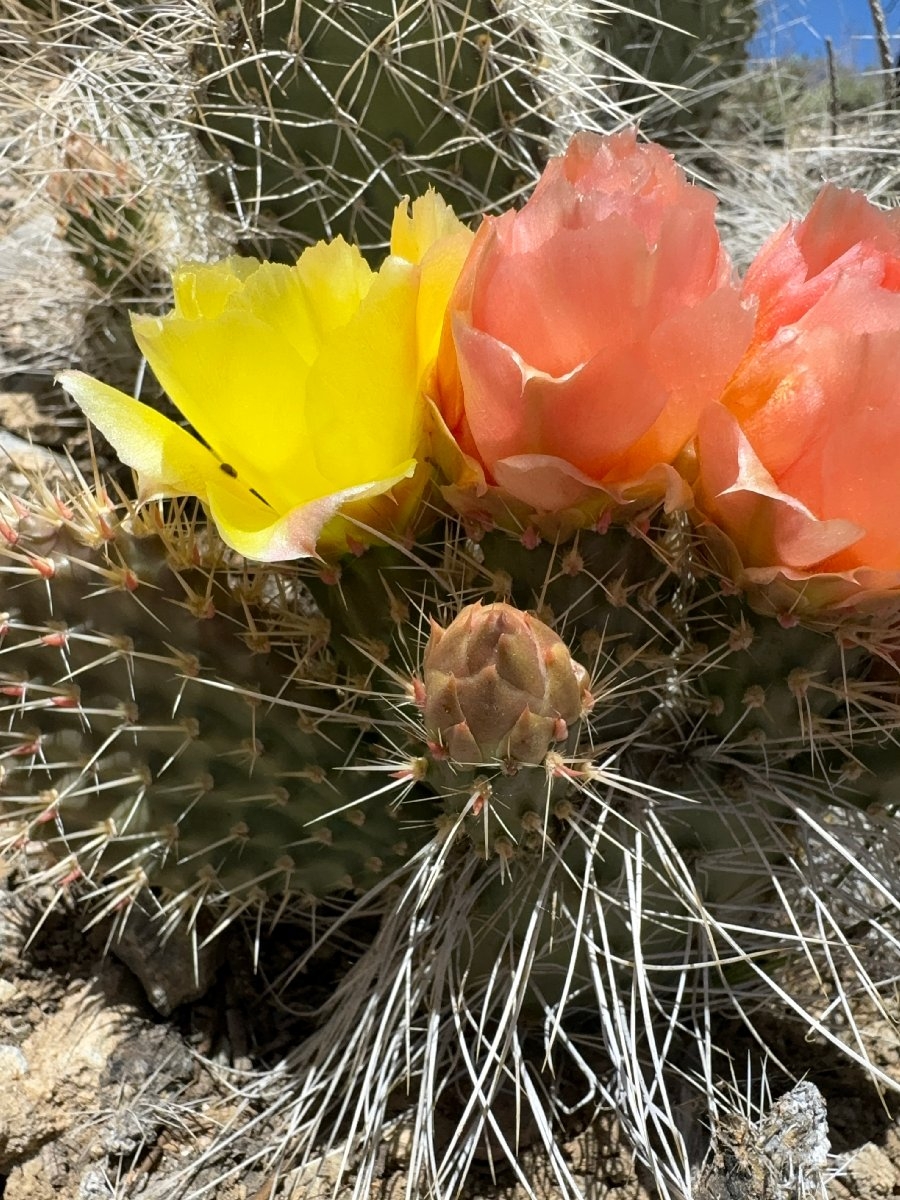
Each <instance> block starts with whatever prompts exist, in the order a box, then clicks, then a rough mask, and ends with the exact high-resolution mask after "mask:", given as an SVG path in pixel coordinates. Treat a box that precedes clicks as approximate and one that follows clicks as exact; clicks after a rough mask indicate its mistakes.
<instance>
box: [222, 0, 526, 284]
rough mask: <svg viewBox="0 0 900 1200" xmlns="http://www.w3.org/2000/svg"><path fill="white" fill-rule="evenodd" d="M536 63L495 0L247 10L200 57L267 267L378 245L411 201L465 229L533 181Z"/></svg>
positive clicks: (230, 188) (227, 191)
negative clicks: (341, 248) (439, 201)
mask: <svg viewBox="0 0 900 1200" xmlns="http://www.w3.org/2000/svg"><path fill="white" fill-rule="evenodd" d="M536 58H537V54H536V51H535V49H534V47H533V46H532V45H531V43H530V42H529V40H528V38H527V36H526V35H525V34H524V33H523V32H521V31H519V30H518V29H515V28H514V27H513V26H512V25H511V24H509V23H507V22H506V21H504V20H503V18H502V17H501V16H499V15H498V14H497V12H496V11H495V10H494V9H493V7H492V5H490V4H489V3H486V2H485V0H474V2H472V0H465V2H461V0H460V2H458V0H429V2H428V3H425V4H423V3H420V2H418V0H400V3H390V2H388V0H378V2H376V3H371V2H367V3H364V4H363V3H355V2H351V0H341V2H340V3H333V2H332V0H324V2H323V0H314V2H312V3H311V2H309V0H303V3H302V4H301V3H295V0H282V2H280V3H274V4H267V5H265V6H264V9H261V8H258V7H257V6H254V5H251V4H242V5H239V6H238V8H237V10H236V11H234V12H233V13H232V14H231V15H230V16H229V17H228V19H227V21H226V22H225V23H224V24H223V27H222V33H221V38H220V39H219V41H218V44H217V45H216V46H215V47H213V48H211V51H207V52H205V53H200V54H199V55H198V67H199V69H200V70H201V71H205V76H204V78H203V80H202V83H201V85H200V88H199V92H200V101H199V121H200V124H201V125H202V127H203V129H204V130H205V136H206V141H207V143H208V145H209V148H210V151H211V153H212V155H213V157H214V158H215V159H217V160H219V161H224V163H225V164H226V166H225V168H224V170H223V178H222V194H223V197H224V199H225V200H226V203H229V204H231V205H232V206H233V207H235V208H236V209H237V210H238V213H239V215H241V216H242V217H243V220H244V223H245V225H246V227H247V229H248V230H252V231H253V232H254V233H255V234H257V235H258V236H257V237H256V238H255V239H254V247H255V248H256V249H259V248H260V245H261V248H262V249H263V250H264V252H265V253H266V256H267V257H271V256H275V257H277V258H279V259H282V260H284V261H293V259H295V258H296V257H297V255H298V254H299V252H300V251H301V250H302V249H303V247H304V245H307V244H309V243H310V242H311V241H315V240H317V239H318V238H320V237H322V236H323V235H327V236H329V237H333V236H336V235H337V234H343V235H344V236H345V237H347V238H348V239H353V240H354V241H356V242H358V243H359V244H360V245H361V246H362V247H363V248H365V247H370V246H373V245H383V244H384V242H385V241H386V240H387V235H388V232H389V229H390V223H391V217H392V215H393V212H394V209H395V207H396V205H397V203H398V201H399V199H400V198H401V197H402V196H404V195H413V196H415V195H420V194H422V193H423V192H424V191H425V189H426V188H427V187H429V186H433V187H435V188H437V190H438V191H439V192H440V193H441V194H442V195H443V197H444V199H445V200H447V202H448V203H450V204H451V205H453V206H454V208H455V209H456V211H457V213H458V214H459V215H460V216H462V217H463V218H467V217H470V216H473V215H475V214H478V213H481V212H483V211H484V210H485V208H486V207H490V205H491V204H499V203H504V202H505V203H508V202H509V200H510V198H511V197H512V196H513V195H515V193H516V192H517V191H519V190H520V189H521V187H522V185H523V183H524V182H525V181H526V180H528V179H530V178H532V177H533V175H534V173H535V167H534V163H535V158H536V155H537V154H538V152H539V141H540V136H539V135H540V134H541V132H542V127H541V121H540V119H539V118H538V117H537V116H536V115H535V109H536V105H535V88H536V85H537V83H538V75H539V68H538V64H537V62H536ZM544 132H546V131H544ZM260 235H261V236H260Z"/></svg>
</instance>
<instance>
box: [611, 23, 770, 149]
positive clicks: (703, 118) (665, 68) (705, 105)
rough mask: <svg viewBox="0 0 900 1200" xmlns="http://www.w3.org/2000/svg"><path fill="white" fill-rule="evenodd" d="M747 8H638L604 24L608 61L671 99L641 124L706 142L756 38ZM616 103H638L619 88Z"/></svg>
mask: <svg viewBox="0 0 900 1200" xmlns="http://www.w3.org/2000/svg"><path fill="white" fill-rule="evenodd" d="M756 9H757V6H756V4H755V2H754V0H714V2H713V3H708V2H704V3H699V2H698V0H637V2H636V3H633V4H631V5H629V9H628V11H627V12H622V13H620V14H618V15H617V16H616V17H614V18H613V19H611V20H610V22H609V24H608V26H607V28H606V29H605V30H604V31H603V34H602V44H603V45H604V48H605V49H606V50H607V52H608V53H609V54H610V55H612V56H613V57H614V58H617V59H620V60H622V61H624V62H627V63H628V64H629V65H630V66H632V67H633V68H634V69H635V70H636V71H637V72H639V73H640V75H642V76H645V77H646V78H648V79H652V80H654V81H655V82H657V83H658V84H659V85H661V87H668V88H669V89H670V91H669V92H668V93H664V94H663V95H662V96H661V98H660V100H659V102H658V103H657V104H656V105H655V106H651V107H650V111H649V112H648V114H647V119H648V120H649V121H650V123H651V124H652V125H653V126H654V128H656V129H658V130H659V131H660V133H662V132H663V131H664V132H665V134H666V135H668V136H669V137H672V136H676V137H677V136H682V137H685V138H686V139H693V138H697V137H698V136H699V137H705V136H707V135H708V134H709V131H710V128H711V126H712V123H713V120H714V118H715V116H716V114H717V112H718V110H719V106H720V105H721V103H722V100H723V99H724V97H725V95H726V94H727V91H728V87H729V84H730V83H731V81H732V80H733V79H734V78H735V77H736V76H738V75H739V74H740V73H741V72H742V71H743V69H744V64H745V63H746V60H747V45H748V43H749V41H750V39H751V38H752V37H753V34H754V32H755V30H756V23H757V11H756ZM618 96H619V99H620V100H621V101H622V102H623V103H626V104H627V103H628V101H629V100H634V99H636V98H637V97H639V96H640V89H639V88H638V89H636V88H635V86H634V84H633V83H631V82H629V81H628V80H624V81H622V82H620V83H619V87H618Z"/></svg>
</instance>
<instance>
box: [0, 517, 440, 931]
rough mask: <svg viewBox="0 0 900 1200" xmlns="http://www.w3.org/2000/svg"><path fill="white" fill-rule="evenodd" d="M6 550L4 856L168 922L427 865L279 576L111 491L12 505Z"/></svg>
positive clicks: (309, 623)
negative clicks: (9, 823)
mask: <svg viewBox="0 0 900 1200" xmlns="http://www.w3.org/2000/svg"><path fill="white" fill-rule="evenodd" d="M3 536H4V543H5V550H4V552H3V558H4V563H3V565H2V566H0V573H2V576H3V578H4V580H5V584H6V586H5V589H4V591H5V612H4V614H3V619H2V649H0V681H2V683H0V691H2V696H3V702H2V708H3V715H4V734H3V745H2V752H0V753H2V803H3V807H4V809H5V810H6V812H7V814H8V815H10V816H12V817H13V818H14V825H13V831H12V834H11V836H10V838H9V839H8V841H7V848H9V847H10V846H13V847H14V846H16V845H24V844H27V843H28V842H29V841H30V840H34V839H39V840H40V841H41V842H43V843H44V844H45V845H46V846H47V848H48V850H49V851H50V852H51V854H52V856H53V860H54V863H53V866H52V869H51V871H50V874H51V877H52V878H55V879H57V880H65V881H72V880H74V879H76V878H79V877H84V878H86V879H88V880H89V881H90V882H91V883H92V884H93V885H95V886H96V887H97V888H99V890H100V893H101V895H102V896H103V897H104V902H105V904H106V906H107V907H108V908H110V909H113V908H115V907H116V906H119V905H121V904H123V903H124V902H126V901H128V900H131V899H133V898H134V897H135V896H136V895H137V894H138V893H139V892H140V891H142V890H143V889H144V888H146V887H148V886H152V887H154V888H156V889H160V890H161V894H162V896H163V898H164V899H163V908H164V910H165V911H167V912H168V913H169V914H170V915H171V916H172V918H173V920H178V919H180V918H181V917H184V916H187V917H188V918H192V917H193V916H195V915H196V912H197V909H198V907H199V906H200V905H201V904H204V903H212V904H214V905H217V906H218V907H220V908H222V907H224V909H225V911H226V912H227V913H228V914H229V915H233V913H234V912H235V911H236V910H238V909H240V908H243V907H246V906H248V905H259V904H264V903H265V902H266V901H267V900H270V899H271V898H272V897H275V896H278V897H280V898H281V899H282V901H283V902H286V901H287V900H288V899H290V898H291V897H295V898H298V899H300V900H306V901H311V900H316V899H321V898H322V897H325V896H328V895H331V894H332V893H339V892H342V891H344V892H346V891H353V890H356V891H364V890H366V889H368V888H369V887H371V886H372V885H373V884H374V883H375V882H377V880H378V879H379V878H381V877H386V876H387V875H389V874H390V872H391V871H392V870H395V869H396V868H397V866H399V865H401V864H402V863H404V862H405V861H406V859H407V858H408V857H409V856H410V855H411V854H412V853H413V852H414V849H415V846H414V842H415V840H416V837H417V836H419V837H420V835H417V834H416V833H415V831H413V832H412V833H410V832H409V831H407V830H405V829H404V823H403V820H402V818H401V816H400V814H399V811H397V810H395V809H394V808H393V807H391V806H390V805H389V804H387V803H380V802H379V801H377V800H376V801H375V802H374V804H373V805H371V806H370V805H369V804H368V803H367V800H366V797H367V794H368V793H369V792H372V791H376V792H377V791H378V788H377V786H375V785H373V783H372V780H371V779H370V778H369V777H368V776H367V775H366V773H365V772H363V771H358V772H347V771H345V770H344V768H346V767H347V766H348V765H350V764H351V763H354V764H356V765H359V762H360V760H362V763H363V764H364V763H365V761H366V757H367V754H366V751H365V750H364V749H363V748H362V745H361V741H362V736H363V735H362V734H361V728H363V727H364V726H365V721H364V719H362V718H360V717H359V715H358V714H354V713H353V711H352V703H351V701H350V699H349V698H348V695H347V693H346V691H341V690H339V689H337V688H336V687H335V686H334V685H333V682H332V681H331V679H332V676H333V669H332V668H331V667H330V665H329V663H328V662H327V661H326V660H325V659H324V658H323V657H322V653H321V648H322V645H323V635H324V636H327V633H325V628H327V627H323V620H322V619H321V618H319V617H315V616H304V615H303V614H302V612H300V611H299V610H298V609H297V607H296V604H295V603H294V602H293V601H292V600H291V597H290V594H289V591H286V590H285V581H284V580H279V579H278V578H277V577H275V576H271V575H269V576H266V575H265V574H264V573H259V572H251V571H249V569H247V568H244V567H240V566H238V565H236V564H234V563H229V562H228V560H227V558H226V555H225V552H224V548H223V547H222V546H221V545H220V544H219V543H217V541H216V539H215V538H214V537H213V536H212V535H210V534H209V533H208V532H206V531H203V530H200V529H198V528H197V527H196V526H195V524H194V522H193V521H192V520H191V519H190V518H188V517H187V516H185V515H182V516H181V517H177V516H176V517H172V516H171V515H164V514H163V513H161V512H160V511H159V510H156V509H151V510H146V511H144V512H143V513H141V514H137V513H135V512H133V511H131V510H130V509H129V508H128V507H127V506H126V507H125V508H124V509H123V508H122V507H121V506H120V507H116V506H113V505H112V504H110V503H109V502H108V500H106V498H105V497H103V496H99V497H97V498H96V499H93V498H90V497H83V498H82V502H81V505H80V508H79V509H75V508H73V507H71V506H70V505H69V504H67V503H66V502H64V501H54V500H52V499H51V498H50V497H47V498H46V499H45V501H44V502H43V503H36V502H32V503H31V504H24V503H22V502H20V501H16V500H10V499H8V500H7V501H6V503H5V505H4V510H3ZM279 586H280V587H281V593H280V600H281V603H280V604H279V605H278V607H277V608H272V607H271V606H270V605H269V604H268V603H267V602H266V599H265V596H266V592H267V591H271V590H273V589H275V588H278V587H279ZM420 840H421V837H420Z"/></svg>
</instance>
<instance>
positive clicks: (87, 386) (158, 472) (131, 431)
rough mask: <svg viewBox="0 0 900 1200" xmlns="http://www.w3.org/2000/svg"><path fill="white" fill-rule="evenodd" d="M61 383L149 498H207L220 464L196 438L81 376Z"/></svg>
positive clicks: (72, 374)
mask: <svg viewBox="0 0 900 1200" xmlns="http://www.w3.org/2000/svg"><path fill="white" fill-rule="evenodd" d="M58 382H59V383H60V384H61V385H62V386H63V387H64V388H65V389H66V391H67V392H68V393H69V394H70V395H71V396H72V397H73V399H74V400H75V401H77V403H78V404H79V406H80V407H81V409H82V411H83V412H84V414H85V415H86V416H87V417H88V419H89V420H90V421H92V422H93V424H94V425H96V426H97V428H98V429H99V430H100V432H101V433H102V434H103V436H104V437H105V438H107V440H108V441H109V442H111V444H112V445H113V447H114V448H115V451H116V453H117V454H118V455H119V457H120V458H121V460H122V462H124V463H127V464H128V465H129V466H130V467H134V469H135V470H136V471H138V472H139V474H140V476H141V490H142V492H144V494H145V495H146V496H150V495H154V496H158V495H179V494H182V495H183V494H190V495H199V496H202V495H204V493H205V491H206V481H207V480H208V479H209V478H210V477H211V476H214V475H215V474H216V473H217V472H218V471H219V470H220V464H219V462H218V460H217V459H216V458H215V456H214V455H212V454H211V453H210V452H209V450H207V448H206V447H205V446H204V445H203V444H202V443H201V442H198V441H197V439H196V438H194V437H191V435H190V434H189V433H187V432H186V431H185V430H184V429H181V428H180V426H178V425H176V424H175V423H174V422H172V421H170V420H169V419H168V417H164V416H163V415H162V414H161V413H158V412H156V411H154V409H152V408H148V407H147V405H146V404H141V403H140V402H139V401H137V400H134V399H132V397H131V396H126V395H125V393H124V392H120V391H119V390H118V389H117V388H114V387H110V386H109V385H108V384H105V383H100V382H99V381H98V380H96V379H92V378H91V377H90V375H85V374H83V373H82V372H81V371H63V372H62V374H61V375H59V377H58Z"/></svg>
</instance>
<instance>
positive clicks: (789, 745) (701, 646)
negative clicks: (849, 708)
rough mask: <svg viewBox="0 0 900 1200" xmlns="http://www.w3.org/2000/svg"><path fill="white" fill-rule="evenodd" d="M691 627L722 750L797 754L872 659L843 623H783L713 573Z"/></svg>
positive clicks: (701, 693) (709, 715) (701, 696)
mask: <svg viewBox="0 0 900 1200" xmlns="http://www.w3.org/2000/svg"><path fill="white" fill-rule="evenodd" d="M689 629H690V635H691V645H690V649H689V651H688V655H689V656H690V657H692V658H693V660H694V662H695V664H696V666H697V674H696V678H695V680H694V687H695V688H696V692H697V693H698V700H697V704H698V707H699V708H700V709H701V710H702V728H703V732H704V734H705V737H706V740H707V743H708V744H712V745H716V746H718V748H719V749H720V751H721V752H723V753H725V754H726V755H727V754H733V753H735V752H748V753H750V754H751V755H757V756H764V755H768V756H770V757H771V760H772V761H773V762H775V761H783V760H784V759H785V758H786V757H787V758H792V757H794V756H795V755H796V754H797V752H798V750H801V749H803V748H804V747H808V746H809V745H810V743H811V742H812V741H813V739H814V738H815V737H816V736H817V734H820V733H822V732H823V731H824V730H825V728H826V727H827V724H826V723H827V721H828V718H830V717H831V716H832V715H833V714H836V713H837V714H838V715H839V716H840V715H841V714H842V711H843V709H844V706H845V704H846V695H847V685H848V681H852V680H854V679H858V678H859V677H860V675H861V674H864V673H865V672H866V670H867V669H868V666H869V664H870V663H871V661H872V660H871V656H870V654H869V653H868V651H867V650H866V648H865V647H864V646H863V645H862V644H859V643H858V642H857V644H853V641H852V640H851V638H850V637H848V636H847V630H846V628H845V627H842V625H841V624H840V623H838V624H837V625H834V624H832V625H831V626H830V627H828V626H826V625H824V624H822V625H821V627H819V628H816V627H813V626H805V625H800V624H788V625H785V624H782V623H781V622H779V621H778V620H777V619H775V618H774V617H771V616H764V615H760V614H759V613H755V612H754V611H753V610H752V609H750V608H749V606H747V605H745V604H743V603H742V601H741V599H740V597H738V596H727V595H724V594H723V593H722V592H721V591H720V590H719V589H718V588H717V587H716V586H715V585H714V584H713V585H711V584H710V581H704V582H703V583H702V584H701V587H700V596H699V598H698V599H697V600H696V601H695V604H694V607H693V609H692V611H691V614H690V622H689ZM838 723H839V724H840V721H839V722H838ZM844 723H846V722H844Z"/></svg>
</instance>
